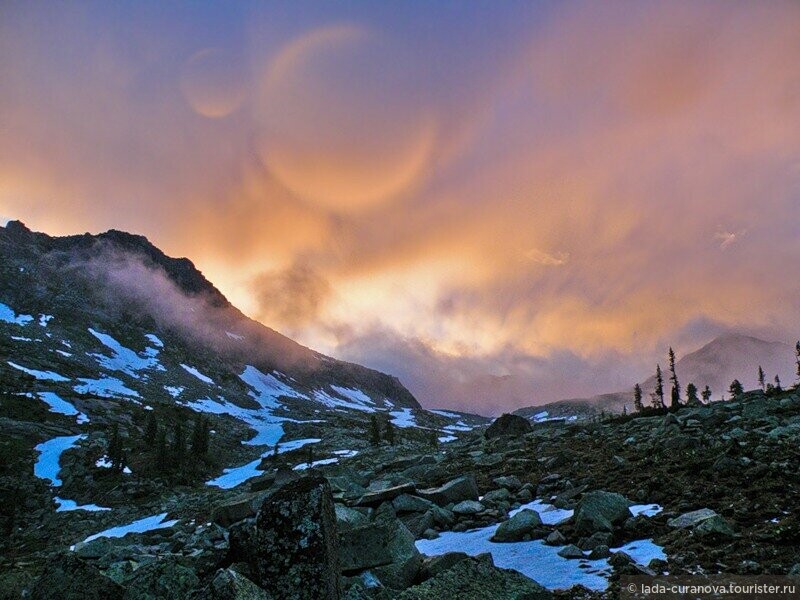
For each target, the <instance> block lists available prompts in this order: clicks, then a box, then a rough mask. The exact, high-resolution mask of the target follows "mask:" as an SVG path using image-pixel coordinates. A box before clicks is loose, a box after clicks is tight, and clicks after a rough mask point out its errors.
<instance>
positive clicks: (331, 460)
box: [294, 456, 339, 471]
mask: <svg viewBox="0 0 800 600" xmlns="http://www.w3.org/2000/svg"><path fill="white" fill-rule="evenodd" d="M338 462H339V457H338V456H334V457H333V458H323V459H320V460H315V461H314V462H312V463H311V464H309V463H307V462H306V463H301V464H299V465H297V466H295V467H294V470H295V471H305V470H306V469H311V468H313V467H319V466H320V465H332V464H334V463H338Z"/></svg>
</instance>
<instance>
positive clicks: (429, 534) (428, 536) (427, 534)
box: [422, 529, 439, 540]
mask: <svg viewBox="0 0 800 600" xmlns="http://www.w3.org/2000/svg"><path fill="white" fill-rule="evenodd" d="M438 537H439V532H438V531H436V530H435V529H426V530H425V531H423V532H422V538H423V539H425V540H435V539H436V538H438Z"/></svg>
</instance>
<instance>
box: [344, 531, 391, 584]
mask: <svg viewBox="0 0 800 600" xmlns="http://www.w3.org/2000/svg"><path fill="white" fill-rule="evenodd" d="M391 534H392V525H391V524H386V523H370V524H367V525H362V526H361V527H353V528H351V529H348V530H345V531H341V532H340V533H339V567H340V568H341V570H342V573H345V574H349V573H358V572H360V571H364V570H365V569H371V568H372V567H379V566H382V565H388V564H389V563H391V562H392V555H391V553H390V551H389V544H388V540H389V537H390V536H391Z"/></svg>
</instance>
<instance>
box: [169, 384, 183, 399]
mask: <svg viewBox="0 0 800 600" xmlns="http://www.w3.org/2000/svg"><path fill="white" fill-rule="evenodd" d="M164 389H165V390H166V391H167V393H168V394H169V395H170V396H172V397H173V398H177V397H178V396H180V395H181V392H183V390H185V389H186V388H185V387H183V386H182V385H165V386H164Z"/></svg>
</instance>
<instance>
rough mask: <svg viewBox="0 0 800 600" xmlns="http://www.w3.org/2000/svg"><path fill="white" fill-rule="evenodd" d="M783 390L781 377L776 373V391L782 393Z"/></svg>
mask: <svg viewBox="0 0 800 600" xmlns="http://www.w3.org/2000/svg"><path fill="white" fill-rule="evenodd" d="M782 391H783V388H782V387H781V378H780V376H778V375H775V393H776V394H780V393H781V392H782Z"/></svg>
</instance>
